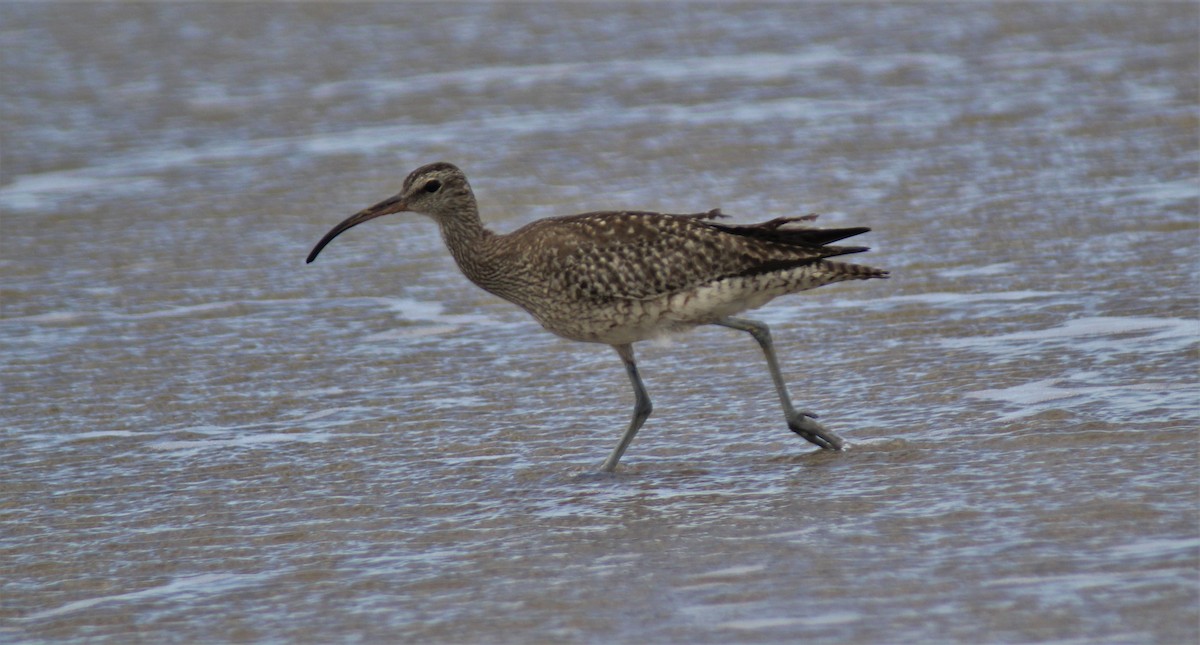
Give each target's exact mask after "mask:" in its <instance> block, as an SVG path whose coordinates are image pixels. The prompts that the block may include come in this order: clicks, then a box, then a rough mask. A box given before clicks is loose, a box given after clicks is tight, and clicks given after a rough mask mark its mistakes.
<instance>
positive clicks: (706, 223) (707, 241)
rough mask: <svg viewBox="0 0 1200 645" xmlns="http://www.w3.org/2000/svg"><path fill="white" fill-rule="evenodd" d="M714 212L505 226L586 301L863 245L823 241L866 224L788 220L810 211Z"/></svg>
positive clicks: (528, 254)
mask: <svg viewBox="0 0 1200 645" xmlns="http://www.w3.org/2000/svg"><path fill="white" fill-rule="evenodd" d="M718 216H720V214H719V212H709V213H698V214H693V215H673V214H664V213H645V212H597V213H584V214H581V215H572V216H567V217H557V218H550V219H546V220H541V221H538V222H534V223H533V224H530V225H528V226H526V227H524V228H522V229H519V230H518V231H515V232H514V233H513V234H512V238H513V241H514V242H518V241H519V243H520V244H521V245H522V246H523V247H524V249H525V260H526V261H527V262H529V263H530V264H531V265H537V266H529V267H528V268H529V269H531V270H534V271H537V272H538V273H540V274H542V275H547V276H551V279H550V280H549V281H548V283H547V286H548V288H549V289H551V290H553V291H555V292H557V293H559V294H561V295H567V296H571V297H572V298H573V299H581V300H587V301H592V302H603V301H605V300H614V299H634V300H643V299H648V298H655V297H659V296H662V295H667V294H672V293H678V292H681V291H685V290H688V289H693V288H697V287H700V286H702V285H704V284H708V283H711V282H714V281H718V280H721V279H724V278H729V277H736V276H745V275H755V274H760V273H767V272H772V271H780V270H786V269H789V268H793V267H796V266H802V265H804V264H810V263H813V262H818V261H820V260H822V259H823V258H827V257H832V256H836V255H843V254H846V253H857V252H860V251H864V250H866V248H865V247H837V246H827V244H828V243H829V242H832V241H836V240H840V239H844V238H846V237H850V236H853V235H857V234H859V233H863V232H865V231H867V230H868V229H866V228H861V227H860V228H848V229H816V228H810V227H806V228H789V227H788V226H786V225H787V224H789V223H791V222H793V221H796V222H799V221H808V220H809V219H810V218H803V219H801V218H780V219H778V220H772V221H770V222H764V223H762V224H753V225H727V224H717V223H715V222H713V221H711V220H712V219H715V217H718Z"/></svg>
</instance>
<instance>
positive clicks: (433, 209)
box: [306, 161, 476, 262]
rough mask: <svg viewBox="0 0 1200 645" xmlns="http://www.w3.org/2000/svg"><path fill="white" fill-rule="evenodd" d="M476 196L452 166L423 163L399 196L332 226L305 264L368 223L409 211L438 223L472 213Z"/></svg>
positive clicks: (407, 181) (409, 175) (412, 173)
mask: <svg viewBox="0 0 1200 645" xmlns="http://www.w3.org/2000/svg"><path fill="white" fill-rule="evenodd" d="M475 209H476V206H475V196H474V194H473V193H472V192H471V185H470V184H468V183H467V176H466V175H464V174H463V172H462V171H461V170H459V169H458V167H457V166H455V165H454V164H450V163H446V162H444V161H438V162H435V163H431V164H426V165H424V166H421V167H420V168H417V169H416V170H414V171H412V172H411V173H409V174H408V177H405V179H404V187H403V188H402V189H401V190H400V192H399V193H396V194H395V195H393V196H391V197H389V198H387V199H385V200H383V201H381V202H379V203H378V204H375V205H374V206H370V207H368V208H364V209H363V210H361V211H359V212H357V213H355V214H353V215H351V216H350V217H347V218H346V219H345V220H344V221H342V223H341V224H338V225H337V226H335V227H333V228H332V229H331V230H330V231H329V232H328V233H326V234H325V237H323V238H321V241H320V242H317V245H316V246H314V247H313V250H312V252H311V253H309V254H308V259H307V260H306V262H312V261H313V260H315V259H317V254H319V253H320V252H321V249H323V248H325V245H326V244H329V243H330V242H332V241H333V238H335V237H337V236H338V235H341V234H342V233H343V232H345V231H347V230H349V229H351V228H354V227H355V226H358V225H359V224H362V223H363V222H365V221H367V220H372V219H375V218H376V217H382V216H384V215H391V214H392V213H399V212H403V211H409V212H413V213H421V214H422V215H427V216H429V217H432V218H433V219H434V220H441V219H443V218H447V217H453V216H454V215H455V214H457V213H468V214H475Z"/></svg>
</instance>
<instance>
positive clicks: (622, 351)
mask: <svg viewBox="0 0 1200 645" xmlns="http://www.w3.org/2000/svg"><path fill="white" fill-rule="evenodd" d="M613 349H615V350H617V354H619V355H620V356H621V362H623V363H625V373H626V374H628V375H629V382H630V383H632V384H633V396H634V403H633V419H632V420H630V422H629V429H628V430H626V431H625V434H623V435H621V442H620V443H618V444H617V447H616V448H613V451H612V453H610V454H609V455H608V459H605V460H604V465H603V466H601V467H600V469H601V470H603V471H604V472H608V473H611V472H612V471H613V470H615V469H616V467H617V462H618V461H621V455H623V454H625V449H626V448H628V447H629V444H630V442H632V441H633V437H634V435H636V434H637V432H638V430H639V429H640V428H641V427H642V424H643V423H645V421H646V417H648V416H650V411H651V410H653V409H654V407H653V406H652V405H650V395H649V394H647V393H646V386H645V385H643V384H642V377H641V376H639V375H638V368H637V363H635V362H634V360H633V345H613Z"/></svg>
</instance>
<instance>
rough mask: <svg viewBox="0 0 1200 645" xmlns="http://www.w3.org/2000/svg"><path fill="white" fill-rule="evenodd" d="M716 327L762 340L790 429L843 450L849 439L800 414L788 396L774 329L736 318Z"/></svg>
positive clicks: (805, 413)
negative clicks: (773, 337) (726, 328)
mask: <svg viewBox="0 0 1200 645" xmlns="http://www.w3.org/2000/svg"><path fill="white" fill-rule="evenodd" d="M716 324H718V325H721V326H722V327H728V328H730V329H739V330H741V331H744V332H748V333H749V334H750V335H751V336H753V337H754V340H756V341H758V345H759V346H760V347H762V350H763V353H764V354H766V355H767V367H768V368H769V369H770V370H771V379H772V380H773V381H775V391H776V392H778V393H779V402H780V403H782V404H783V415H784V417H786V418H787V422H788V428H791V430H792V432H795V433H796V434H798V435H800V436H801V437H804V438H805V439H807V440H809V441H811V442H812V443H815V444H817V445H818V446H820V447H822V448H828V449H830V450H841V449H842V446H844V445H845V443H846V442H845V440H843V439H842V438H841V437H839V436H837V434H835V433H834V432H832V431H830V430H827V429H826V428H825V426H823V425H821V424H820V423H817V421H816V417H817V415H815V414H813V413H812V412H808V411H807V410H801V411H799V412H797V411H796V409H795V408H793V407H792V397H791V396H790V395H789V394H788V389H787V384H786V383H784V382H783V375H782V374H781V373H780V372H779V361H778V360H777V359H776V358H775V346H774V343H772V342H771V329H770V328H769V327H767V325H766V324H765V323H761V322H758V321H757V320H747V319H746V318H734V317H732V316H730V317H728V318H724V319H722V320H718V321H717V322H716Z"/></svg>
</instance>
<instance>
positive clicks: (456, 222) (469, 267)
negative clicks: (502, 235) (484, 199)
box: [438, 210, 496, 290]
mask: <svg viewBox="0 0 1200 645" xmlns="http://www.w3.org/2000/svg"><path fill="white" fill-rule="evenodd" d="M438 228H440V229H441V232H442V240H444V241H445V242H446V248H448V249H449V250H450V255H451V256H453V257H454V262H455V263H456V264H458V268H459V269H461V270H462V272H463V274H464V275H466V276H467V278H469V279H470V280H471V282H474V283H475V284H477V285H479V286H481V287H483V288H484V289H488V282H489V280H490V276H492V275H493V274H494V273H495V271H494V266H493V265H494V259H495V258H494V257H493V255H494V254H493V252H492V249H491V246H492V245H491V244H490V242H491V240H493V239H494V238H495V237H496V234H495V233H493V232H491V231H489V230H488V229H486V228H484V226H483V222H481V221H479V212H478V211H475V210H471V211H462V212H458V213H455V214H454V215H453V216H451V217H443V218H439V219H438ZM489 290H490V289H489Z"/></svg>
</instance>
